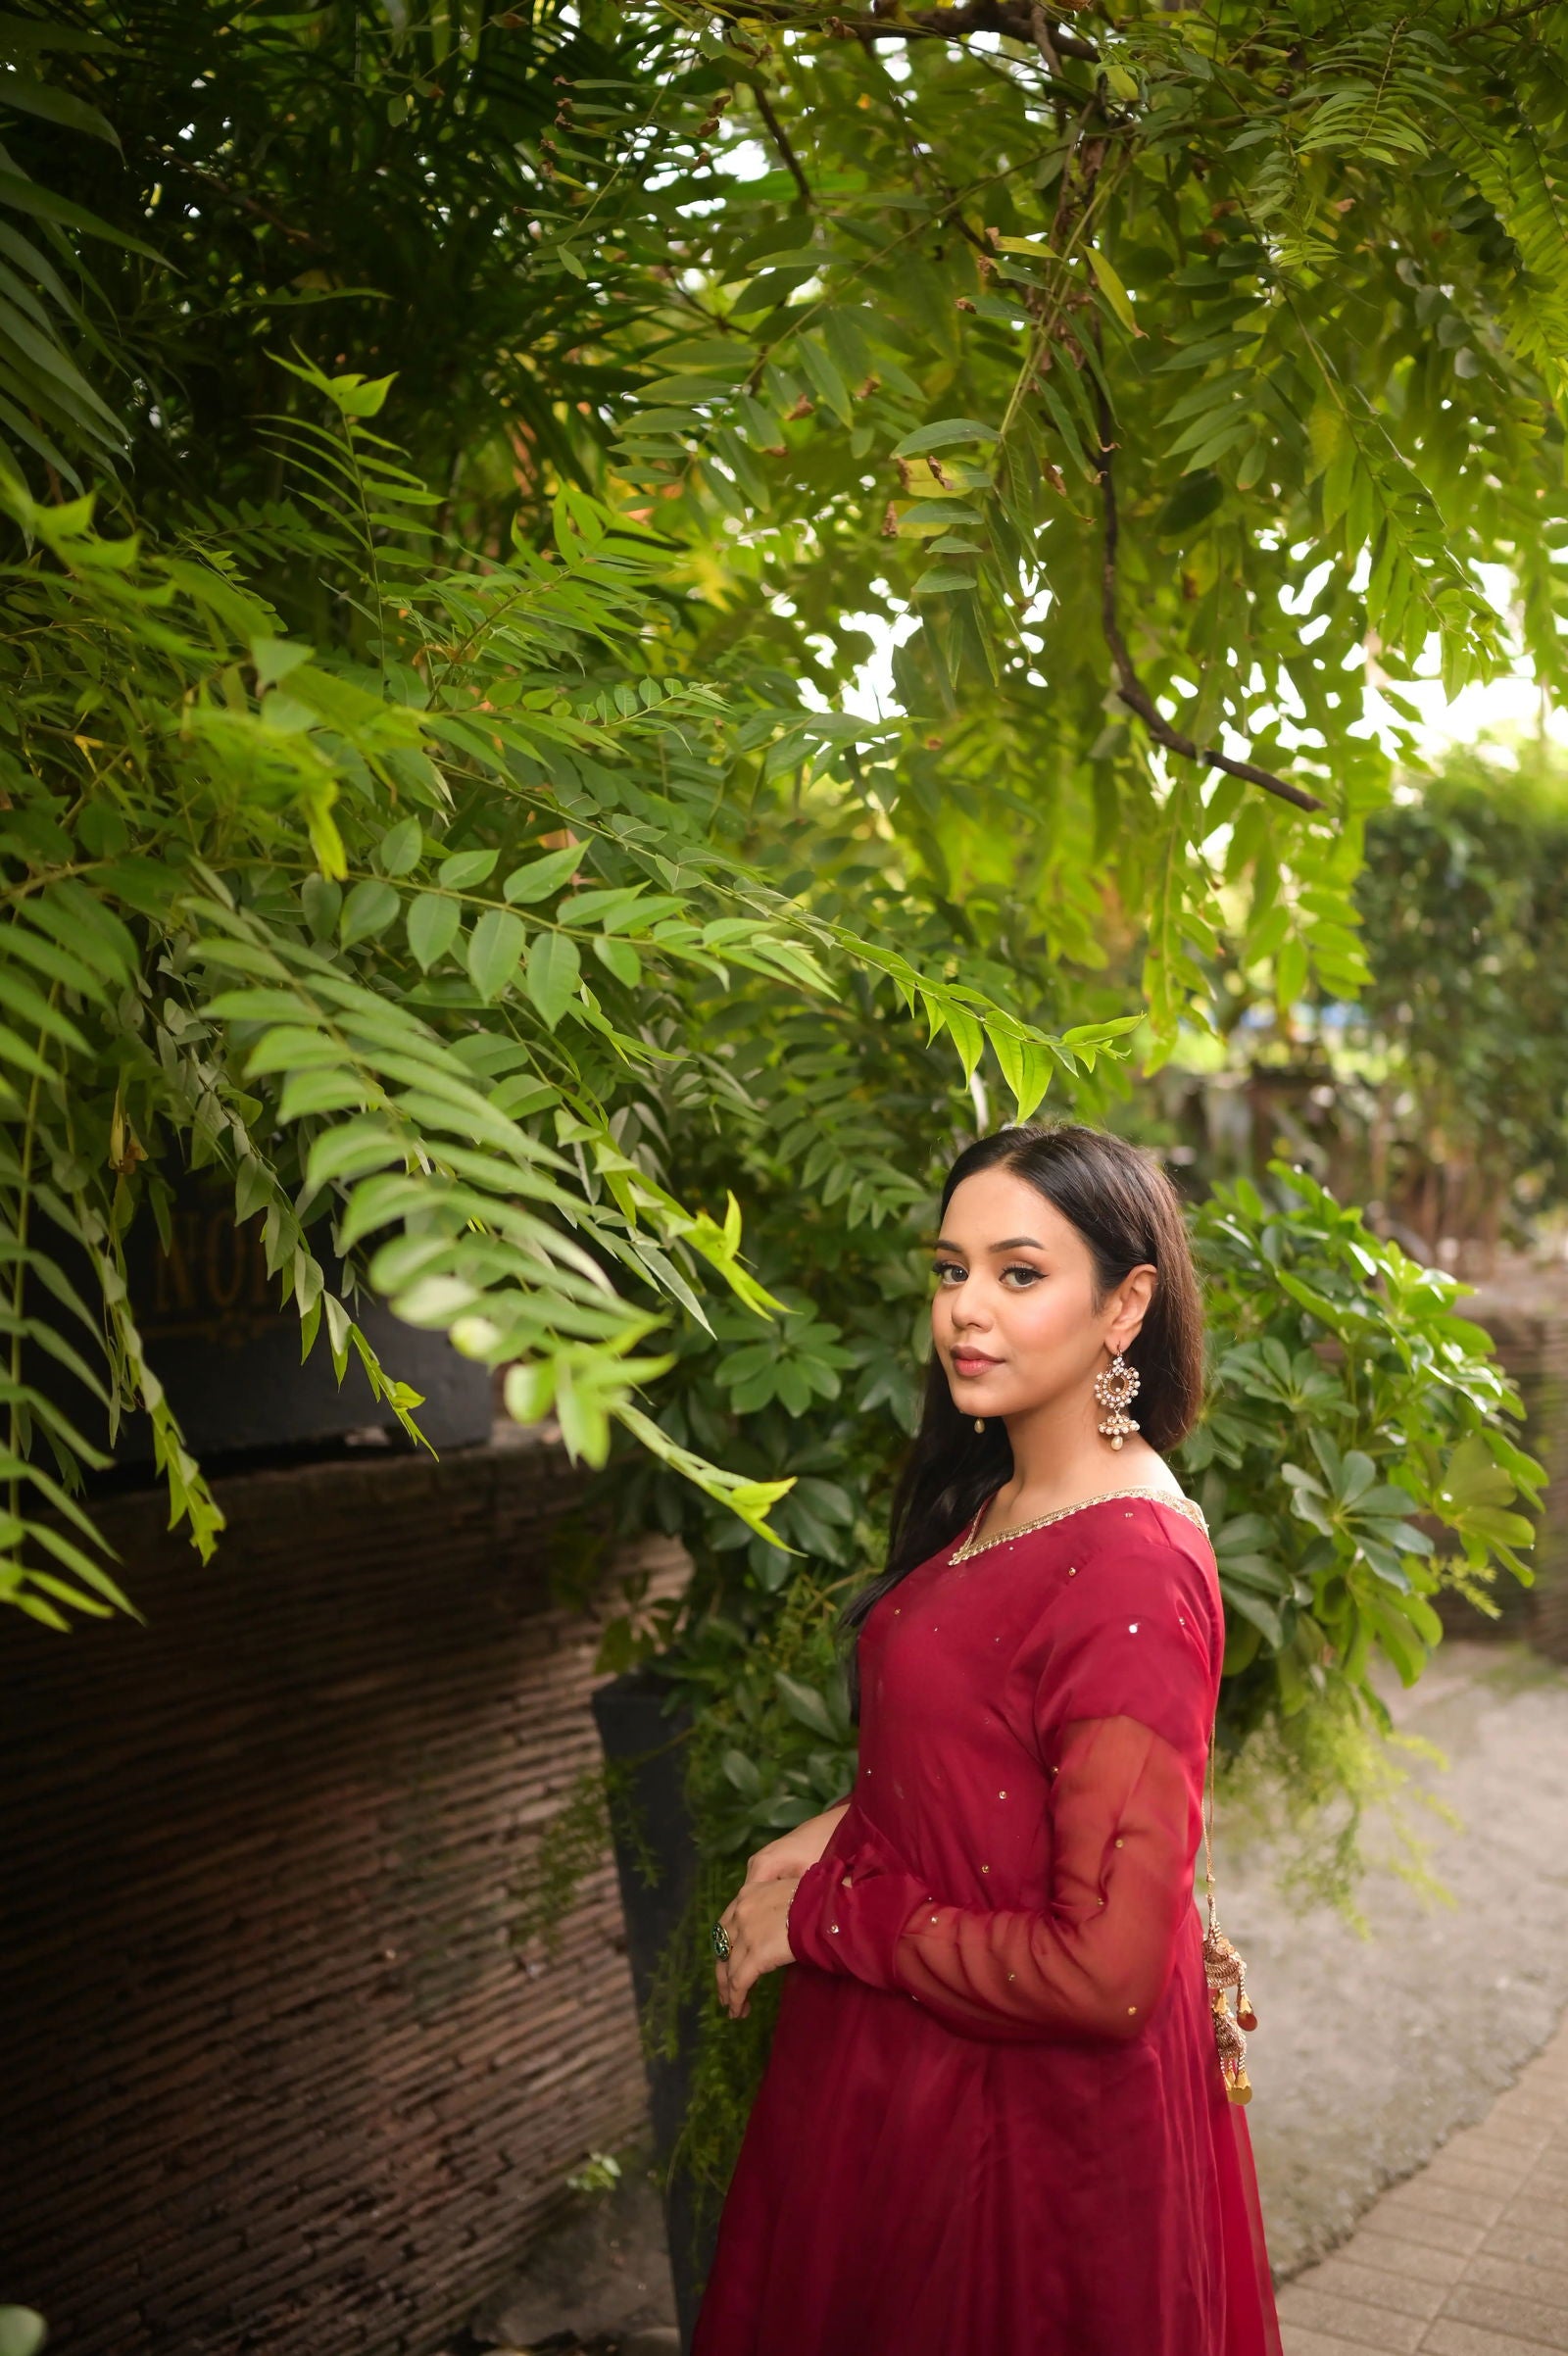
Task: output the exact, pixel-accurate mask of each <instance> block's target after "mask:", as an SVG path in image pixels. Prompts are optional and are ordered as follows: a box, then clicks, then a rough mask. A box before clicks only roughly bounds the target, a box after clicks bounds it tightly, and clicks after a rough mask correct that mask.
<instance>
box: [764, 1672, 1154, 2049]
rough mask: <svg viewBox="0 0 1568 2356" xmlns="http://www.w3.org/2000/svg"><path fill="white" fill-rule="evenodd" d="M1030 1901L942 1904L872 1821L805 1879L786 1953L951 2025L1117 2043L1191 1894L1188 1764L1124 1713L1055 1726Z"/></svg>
mask: <svg viewBox="0 0 1568 2356" xmlns="http://www.w3.org/2000/svg"><path fill="white" fill-rule="evenodd" d="M1052 1831H1053V1868H1052V1885H1051V1890H1050V1895H1049V1899H1048V1903H1047V1904H1046V1906H1045V1907H1043V1908H1042V1909H1041V1910H1040V1911H1038V1912H1036V1911H1032V1910H1028V1909H1023V1908H1007V1907H1003V1908H988V1907H980V1906H960V1905H954V1904H950V1903H947V1902H945V1901H944V1900H943V1899H942V1897H941V1895H940V1893H939V1892H936V1891H933V1890H930V1889H929V1888H928V1887H927V1886H926V1885H925V1884H924V1883H923V1882H922V1881H921V1880H920V1878H919V1877H918V1876H917V1875H914V1874H912V1873H911V1872H910V1871H909V1870H908V1868H907V1865H906V1863H905V1861H904V1860H903V1859H902V1858H901V1857H900V1856H899V1855H898V1853H897V1851H896V1850H895V1849H894V1848H893V1847H892V1845H891V1844H890V1842H889V1841H887V1840H886V1838H885V1837H884V1836H883V1835H882V1834H881V1833H880V1832H879V1831H878V1830H877V1828H876V1827H875V1826H873V1825H871V1824H869V1823H866V1822H865V1821H864V1820H863V1819H862V1820H861V1821H860V1824H859V1825H858V1827H857V1838H856V1839H855V1840H854V1841H845V1842H843V1843H841V1844H840V1847H839V1850H838V1853H836V1854H835V1856H834V1857H833V1858H831V1859H829V1860H825V1861H823V1862H821V1863H819V1864H817V1865H816V1866H813V1867H812V1868H810V1869H809V1870H808V1871H807V1872H806V1873H804V1874H803V1876H802V1879H801V1882H800V1885H799V1887H798V1888H797V1890H796V1892H795V1896H794V1899H793V1900H792V1902H791V1905H790V1910H789V1919H788V1938H789V1944H790V1951H791V1953H792V1954H794V1955H795V1956H796V1957H797V1958H799V1959H801V1960H803V1961H806V1962H810V1963H815V1964H818V1965H819V1966H820V1967H821V1968H822V1969H823V1970H825V1971H834V1972H841V1973H847V1974H850V1975H851V1976H853V1977H854V1978H856V1979H859V1980H864V1981H867V1982H869V1983H870V1985H871V1986H873V1987H876V1988H898V1989H902V1990H903V1992H904V1993H905V1994H906V1995H908V1996H911V1997H913V1998H914V1999H915V2001H916V2002H917V2003H920V2004H923V2005H924V2006H925V2007H926V2008H927V2010H928V2011H930V2012H932V2013H934V2014H935V2016H936V2017H937V2019H938V2020H940V2021H943V2022H945V2023H946V2024H947V2026H948V2027H949V2028H951V2029H956V2030H957V2031H959V2032H961V2033H962V2034H965V2035H967V2036H970V2037H981V2038H987V2039H991V2040H994V2041H999V2042H1013V2041H1019V2040H1024V2041H1026V2040H1028V2039H1031V2038H1038V2037H1062V2036H1068V2037H1072V2036H1076V2037H1103V2038H1111V2039H1115V2040H1116V2041H1118V2042H1120V2041H1126V2040H1128V2039H1130V2038H1133V2037H1138V2036H1139V2035H1141V2033H1142V2032H1143V2030H1144V2028H1145V2026H1146V2025H1147V2023H1148V2021H1149V2020H1150V2018H1151V2016H1152V2013H1153V2012H1154V2011H1155V2009H1156V2008H1157V2006H1158V2003H1159V2000H1160V1997H1161V1996H1162V1994H1163V1993H1164V1989H1165V1985H1166V1982H1167V1980H1168V1979H1169V1976H1170V1971H1171V1967H1172V1964H1173V1962H1174V1960H1175V1954H1176V1946H1177V1941H1178V1939H1179V1937H1180V1935H1181V1931H1182V1926H1183V1923H1184V1921H1185V1918H1186V1917H1187V1915H1188V1913H1189V1912H1190V1910H1191V1908H1192V1903H1193V1879H1192V1861H1193V1851H1194V1846H1195V1842H1196V1834H1197V1825H1196V1820H1195V1812H1194V1793H1193V1783H1192V1776H1191V1772H1190V1769H1189V1767H1188V1765H1187V1763H1186V1762H1185V1761H1184V1760H1183V1759H1182V1758H1181V1757H1180V1755H1179V1754H1178V1753H1177V1752H1176V1751H1175V1750H1173V1748H1172V1747H1171V1745H1170V1744H1169V1743H1168V1742H1164V1741H1163V1740H1162V1738H1161V1737H1160V1736H1158V1735H1156V1734H1155V1733H1154V1732H1153V1731H1152V1729H1151V1728H1149V1727H1147V1726H1143V1725H1141V1724H1140V1723H1139V1722H1138V1721H1137V1720H1136V1719H1132V1718H1110V1719H1098V1720H1085V1721H1081V1722H1080V1723H1078V1724H1077V1725H1075V1726H1072V1727H1069V1728H1068V1729H1066V1730H1065V1733H1064V1736H1063V1740H1062V1743H1061V1756H1060V1760H1059V1763H1058V1772H1057V1775H1056V1779H1055V1786H1054V1792H1053V1805H1052Z"/></svg>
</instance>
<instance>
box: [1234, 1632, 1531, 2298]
mask: <svg viewBox="0 0 1568 2356" xmlns="http://www.w3.org/2000/svg"><path fill="white" fill-rule="evenodd" d="M1396 1709H1397V1717H1398V1719H1399V1723H1400V1725H1401V1728H1402V1729H1403V1730H1404V1731H1405V1732H1408V1733H1410V1734H1414V1735H1419V1736H1422V1737H1424V1738H1425V1739H1426V1740H1427V1741H1428V1742H1433V1743H1435V1744H1436V1745H1437V1746H1438V1748H1439V1749H1441V1750H1442V1751H1443V1752H1444V1753H1445V1754H1446V1758H1447V1761H1448V1764H1447V1767H1446V1770H1438V1769H1434V1768H1432V1767H1430V1766H1428V1765H1425V1764H1420V1763H1417V1764H1415V1765H1414V1767H1413V1773H1414V1774H1415V1776H1416V1777H1417V1778H1418V1780H1419V1781H1420V1782H1421V1783H1422V1784H1424V1785H1426V1786H1427V1787H1428V1788H1429V1789H1430V1790H1432V1791H1433V1792H1435V1793H1437V1794H1438V1795H1440V1796H1441V1797H1442V1799H1443V1800H1444V1801H1445V1802H1446V1804H1447V1806H1448V1807H1450V1808H1452V1809H1453V1810H1455V1811H1456V1812H1457V1814H1458V1816H1459V1818H1460V1820H1461V1826H1462V1829H1461V1830H1457V1831H1454V1830H1450V1829H1449V1828H1447V1827H1446V1826H1445V1825H1444V1824H1443V1823H1442V1822H1441V1821H1440V1820H1438V1819H1436V1818H1434V1817H1431V1816H1430V1815H1429V1814H1428V1813H1427V1812H1426V1811H1425V1810H1418V1811H1417V1812H1416V1816H1417V1821H1418V1822H1419V1823H1420V1824H1421V1827H1422V1829H1423V1833H1424V1835H1428V1836H1430V1839H1431V1848H1430V1857H1429V1863H1430V1867H1431V1870H1432V1871H1433V1872H1434V1873H1435V1874H1436V1875H1437V1877H1438V1878H1439V1879H1440V1880H1441V1881H1442V1882H1444V1883H1445V1884H1446V1886H1447V1888H1448V1890H1450V1891H1451V1892H1452V1895H1453V1898H1454V1900H1455V1903H1454V1904H1452V1905H1451V1906H1449V1905H1443V1904H1440V1903H1434V1902H1433V1901H1432V1900H1430V1899H1426V1898H1423V1897H1422V1896H1421V1895H1419V1894H1418V1893H1417V1892H1416V1891H1414V1890H1411V1889H1410V1888H1409V1887H1408V1886H1407V1885H1406V1884H1405V1883H1404V1882H1402V1881H1401V1880H1399V1879H1398V1878H1397V1877H1396V1876H1394V1875H1392V1874H1379V1875H1377V1876H1375V1877H1374V1878H1373V1879H1372V1880H1371V1881H1370V1882H1369V1883H1368V1884H1367V1886H1366V1888H1365V1889H1364V1890H1363V1892H1362V1894H1361V1904H1362V1907H1363V1910H1364V1913H1365V1915H1366V1918H1367V1920H1368V1922H1369V1924H1370V1926H1371V1935H1370V1937H1368V1938H1365V1939H1363V1938H1361V1937H1359V1936H1358V1935H1357V1933H1356V1932H1355V1931H1354V1930H1353V1929H1352V1928H1351V1927H1350V1926H1349V1925H1348V1924H1347V1923H1346V1922H1345V1921H1344V1920H1342V1919H1341V1918H1340V1917H1339V1916H1337V1915H1335V1914H1333V1913H1329V1912H1313V1913H1311V1914H1309V1915H1306V1916H1304V1917H1297V1916H1294V1915H1292V1914H1291V1913H1290V1912H1289V1911H1288V1909H1287V1908H1286V1907H1285V1906H1284V1905H1283V1904H1282V1902H1281V1900H1280V1898H1279V1896H1278V1894H1277V1893H1276V1892H1275V1891H1274V1890H1273V1889H1272V1888H1271V1886H1270V1882H1269V1876H1268V1869H1267V1860H1266V1858H1264V1857H1263V1856H1261V1855H1257V1854H1253V1855H1248V1854H1247V1853H1245V1852H1244V1853H1242V1854H1241V1855H1239V1856H1238V1855H1236V1854H1235V1853H1231V1854H1227V1853H1226V1845H1225V1834H1224V1826H1223V1822H1221V1824H1220V1827H1219V1843H1220V1845H1219V1853H1218V1856H1217V1859H1216V1871H1217V1874H1218V1878H1219V1896H1220V1918H1221V1921H1222V1922H1223V1923H1224V1926H1225V1928H1226V1929H1227V1930H1228V1931H1229V1933H1230V1935H1231V1937H1232V1938H1233V1939H1235V1941H1236V1943H1237V1945H1238V1946H1239V1947H1240V1948H1241V1950H1242V1952H1243V1954H1244V1955H1246V1957H1247V1959H1248V1965H1249V1972H1248V1980H1249V1987H1250V1992H1251V1995H1252V1998H1253V2001H1254V2003H1255V2005H1256V2006H1257V2009H1258V2016H1259V2020H1260V2022H1261V2024H1262V2026H1261V2027H1260V2029H1259V2030H1258V2032H1257V2034H1256V2036H1255V2037H1254V2038H1253V2039H1252V2043H1251V2051H1250V2055H1249V2070H1250V2075H1251V2078H1252V2082H1253V2085H1254V2086H1255V2088H1256V2095H1255V2098H1254V2100H1253V2102H1252V2104H1251V2106H1250V2111H1249V2114H1248V2116H1249V2119H1250V2125H1251V2131H1252V2138H1253V2144H1254V2148H1255V2150H1256V2153H1257V2163H1258V2174H1259V2177H1260V2179H1261V2181H1262V2189H1263V2205H1264V2214H1265V2217H1266V2220H1267V2224H1268V2234H1269V2248H1270V2253H1271V2255H1272V2257H1273V2261H1274V2266H1275V2270H1276V2272H1277V2273H1278V2274H1280V2275H1287V2274H1292V2273H1294V2272H1295V2271H1296V2270H1297V2269H1298V2268H1299V2267H1301V2266H1303V2265H1305V2264H1306V2263H1307V2262H1308V2261H1309V2260H1310V2259H1312V2258H1315V2257H1318V2256H1320V2255H1321V2254H1322V2253H1323V2252H1324V2251H1325V2250H1327V2249H1329V2248H1330V2247H1332V2245H1333V2244H1334V2243H1335V2242H1337V2241H1339V2240H1341V2239H1342V2238H1343V2237H1344V2236H1345V2234H1347V2233H1348V2232H1349V2230H1350V2228H1351V2227H1352V2225H1353V2224H1354V2223H1355V2220H1356V2219H1357V2217H1358V2216H1359V2215H1360V2214H1361V2212H1362V2210H1363V2209H1364V2208H1366V2207H1367V2206H1368V2204H1369V2203H1370V2202H1371V2201H1372V2200H1373V2199H1374V2197H1375V2196H1376V2195H1377V2193H1378V2192H1380V2191H1381V2190H1382V2189H1383V2187H1384V2186H1385V2185H1386V2184H1392V2183H1394V2182H1396V2181H1397V2180H1398V2179H1399V2178H1402V2177H1406V2176H1408V2175H1410V2174H1411V2172H1412V2171H1413V2170H1415V2169H1417V2168H1419V2167H1421V2166H1422V2165H1423V2163H1424V2162H1425V2161H1427V2160H1428V2159H1430V2158H1431V2156H1432V2154H1433V2153H1434V2152H1435V2151H1436V2150H1437V2149H1438V2147H1439V2146H1440V2145H1441V2144H1442V2143H1443V2142H1444V2140H1445V2139H1446V2137H1447V2136H1448V2135H1451V2134H1452V2133H1453V2132H1454V2131H1455V2129H1457V2128H1459V2127H1462V2126H1468V2125H1470V2124H1472V2123H1473V2122H1475V2121H1477V2120H1479V2119H1481V2118H1482V2117H1483V2116H1484V2115H1485V2113H1486V2112H1487V2110H1488V2109H1489V2108H1490V2106H1491V2104H1492V2102H1493V2100H1494V2098H1495V2096H1496V2094H1497V2093H1498V2092H1499V2091H1500V2090H1501V2089H1502V2088H1503V2087H1505V2086H1511V2085H1512V2084H1513V2083H1514V2081H1515V2080H1516V2079H1517V2077H1518V2074H1519V2072H1520V2070H1521V2068H1522V2067H1523V2066H1524V2064H1525V2063H1526V2062H1527V2061H1529V2060H1530V2059H1531V2057H1532V2056H1533V2055H1534V2054H1536V2053H1538V2052H1539V2051H1540V2050H1541V2049H1542V2047H1543V2046H1544V2044H1545V2043H1546V2041H1547V2039H1548V2038H1549V2037H1551V2035H1552V2033H1553V2031H1554V2030H1555V2028H1556V2027H1557V2024H1558V2022H1559V2020H1560V2019H1561V2018H1562V2016H1563V2013H1564V2011H1565V2009H1568V1672H1565V1671H1564V1670H1562V1669H1559V1668H1556V1667H1554V1666H1553V1665H1552V1664H1551V1663H1550V1662H1547V1661H1544V1660H1542V1659H1540V1658H1539V1657H1538V1656H1536V1655H1535V1654H1533V1653H1530V1652H1528V1651H1526V1650H1525V1649H1524V1648H1523V1647H1521V1646H1514V1645H1503V1644H1476V1643H1470V1644H1465V1643H1455V1644H1446V1646H1445V1647H1444V1649H1443V1651H1442V1652H1441V1653H1440V1655H1439V1656H1438V1659H1437V1660H1436V1661H1435V1662H1434V1664H1433V1666H1432V1668H1431V1670H1430V1671H1429V1672H1428V1674H1427V1676H1426V1677H1425V1678H1424V1679H1423V1680H1422V1682H1421V1685H1420V1686H1419V1687H1418V1688H1417V1689H1416V1692H1415V1693H1413V1694H1411V1695H1409V1696H1407V1697H1403V1698H1402V1699H1401V1700H1399V1701H1398V1702H1397V1704H1396Z"/></svg>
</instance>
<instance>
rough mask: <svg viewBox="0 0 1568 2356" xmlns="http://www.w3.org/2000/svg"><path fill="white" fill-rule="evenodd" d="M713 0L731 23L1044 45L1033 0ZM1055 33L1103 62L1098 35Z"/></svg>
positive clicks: (1081, 54) (876, 37) (1073, 53)
mask: <svg viewBox="0 0 1568 2356" xmlns="http://www.w3.org/2000/svg"><path fill="white" fill-rule="evenodd" d="M709 5H710V6H711V8H712V11H713V14H714V16H716V17H724V18H727V19H728V20H729V22H730V23H731V24H741V23H743V22H750V23H753V24H759V23H760V24H764V25H790V26H793V27H794V28H795V29H796V30H798V31H802V32H810V31H821V32H826V33H830V34H833V35H834V36H836V37H837V38H839V39H848V38H854V39H856V40H861V41H909V40H919V39H922V38H924V39H932V40H940V41H961V40H963V39H964V38H965V36H966V35H967V34H969V33H971V32H997V33H1002V34H1003V35H1005V38H1006V39H1007V40H1009V41H1021V42H1022V43H1023V44H1024V46H1025V47H1026V48H1029V49H1037V48H1039V46H1040V43H1039V38H1038V35H1037V33H1036V30H1035V18H1036V15H1037V14H1038V11H1037V10H1036V9H1035V8H1034V7H1033V6H1032V5H1031V0H958V5H957V6H956V7H954V8H919V9H913V10H911V11H910V12H909V13H908V14H907V15H906V14H904V13H903V12H902V11H901V10H899V9H897V8H896V7H895V6H892V5H889V4H888V0H872V13H871V14H870V15H868V16H854V17H850V16H845V15H843V14H842V13H841V12H839V11H837V10H834V11H830V12H827V13H825V14H823V15H821V16H818V15H817V14H816V13H815V12H814V11H812V10H808V9H802V8H792V7H791V6H790V5H789V4H788V0H709ZM1050 38H1051V40H1052V43H1053V45H1054V48H1055V51H1056V55H1057V56H1058V57H1076V58H1082V59H1083V60H1084V61H1085V63H1086V64H1088V65H1091V66H1098V65H1099V63H1100V51H1099V50H1098V49H1097V48H1096V46H1095V44H1094V42H1093V41H1086V40H1083V39H1081V38H1080V36H1079V35H1078V34H1077V33H1074V32H1056V33H1054V34H1052V35H1051V36H1050Z"/></svg>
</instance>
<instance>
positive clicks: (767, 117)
mask: <svg viewBox="0 0 1568 2356" xmlns="http://www.w3.org/2000/svg"><path fill="white" fill-rule="evenodd" d="M752 96H753V97H754V98H755V99H756V101H757V111H758V113H759V114H760V116H761V118H762V121H763V122H764V123H766V125H767V129H768V136H769V137H770V138H771V140H772V142H773V145H774V146H775V147H776V148H777V149H778V152H779V155H780V156H781V158H782V159H783V161H784V163H785V165H786V166H787V168H788V170H789V174H790V177H791V179H792V180H793V181H794V182H795V185H796V187H797V188H798V189H799V190H800V192H801V202H802V204H803V205H804V206H805V207H806V210H807V211H808V213H809V212H810V210H811V184H810V182H809V179H808V178H807V176H806V173H805V172H803V171H802V169H801V159H800V157H799V156H798V155H797V154H796V152H795V150H794V148H793V147H792V146H791V145H790V135H789V133H788V131H787V130H786V129H785V128H784V125H783V123H780V121H779V119H778V117H777V115H776V114H775V113H774V112H773V102H772V100H771V99H770V98H769V97H768V94H767V91H766V88H765V87H764V85H763V84H762V83H761V82H760V81H754V82H753V84H752Z"/></svg>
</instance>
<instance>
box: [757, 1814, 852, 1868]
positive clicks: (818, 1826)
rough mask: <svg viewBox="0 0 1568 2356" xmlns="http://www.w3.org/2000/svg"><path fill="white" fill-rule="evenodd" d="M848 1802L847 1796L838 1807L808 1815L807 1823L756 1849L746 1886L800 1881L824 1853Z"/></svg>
mask: <svg viewBox="0 0 1568 2356" xmlns="http://www.w3.org/2000/svg"><path fill="white" fill-rule="evenodd" d="M849 1805H850V1803H849V1801H848V1800H847V1799H846V1800H841V1801H840V1802H839V1804H838V1806H837V1807H836V1808H824V1809H823V1810H822V1813H821V1815H820V1816H808V1818H807V1819H806V1822H805V1823H804V1824H798V1825H796V1826H795V1827H794V1829H793V1830H792V1831H790V1832H788V1833H784V1834H781V1835H780V1837H779V1839H778V1840H777V1841H768V1842H767V1843H766V1845H765V1846H764V1847H762V1848H760V1849H755V1850H754V1851H753V1853H752V1855H751V1856H750V1857H749V1858H748V1859H747V1861H746V1886H747V1888H748V1889H750V1888H751V1886H752V1884H753V1883H754V1882H798V1881H799V1880H800V1878H801V1876H802V1874H803V1873H805V1871H806V1869H807V1867H808V1866H809V1865H814V1864H815V1863H816V1861H817V1859H818V1858H819V1857H820V1856H821V1854H822V1851H823V1850H824V1849H825V1848H826V1846H827V1844H828V1842H829V1841H831V1840H832V1838H833V1835H834V1832H835V1830H836V1828H837V1826H838V1824H839V1821H840V1819H841V1818H842V1817H843V1816H845V1815H846V1814H847V1813H848V1811H849Z"/></svg>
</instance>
